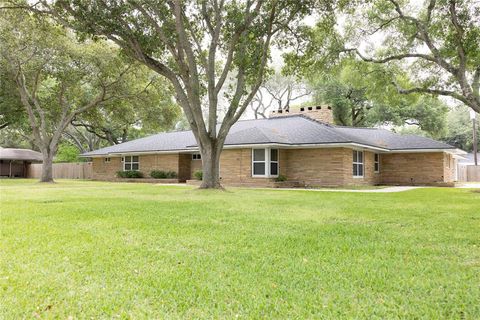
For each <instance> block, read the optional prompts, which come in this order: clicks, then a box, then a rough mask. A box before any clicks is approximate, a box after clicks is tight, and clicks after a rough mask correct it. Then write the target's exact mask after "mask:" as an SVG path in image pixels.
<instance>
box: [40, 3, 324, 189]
mask: <svg viewBox="0 0 480 320" xmlns="http://www.w3.org/2000/svg"><path fill="white" fill-rule="evenodd" d="M318 2H319V1H314V0H311V1H293V0H257V1H255V0H252V1H239V2H238V1H224V0H220V1H180V0H172V1H153V0H149V1H142V2H137V1H82V0H80V1H68V0H57V1H54V2H53V4H50V3H49V2H47V1H41V3H40V4H39V5H38V6H37V7H36V10H39V11H42V12H48V13H50V14H52V15H53V16H54V17H55V18H56V19H57V20H58V21H60V22H61V23H63V24H64V25H66V26H68V27H71V28H73V29H74V30H76V31H78V32H81V33H84V34H88V35H93V36H103V37H106V38H108V39H110V40H111V41H113V42H115V43H116V44H117V45H119V46H120V47H121V48H122V49H123V50H124V52H125V53H126V54H128V55H129V56H130V57H133V58H134V59H136V60H137V61H139V62H141V63H142V64H144V65H146V66H148V67H149V68H150V69H152V70H154V71H155V72H157V73H158V74H159V75H162V76H164V77H165V78H166V79H168V81H170V83H171V84H172V86H173V88H174V90H175V94H176V99H177V101H178V103H179V104H180V106H181V107H182V109H183V111H184V114H185V116H186V118H187V120H188V122H189V126H190V128H191V129H192V132H193V134H194V136H195V138H196V140H197V143H198V145H199V147H200V152H201V153H202V165H203V177H204V178H203V182H202V187H205V188H217V187H220V180H219V157H220V152H221V150H222V148H223V143H224V141H225V138H226V136H227V133H228V131H229V130H230V127H231V126H232V125H233V124H234V123H235V122H236V121H237V120H238V119H239V118H240V116H241V115H242V114H243V112H244V111H245V109H246V108H247V106H248V105H249V103H250V101H251V100H252V99H253V97H254V95H255V93H256V91H257V90H258V88H259V87H260V85H261V84H262V82H263V76H264V72H265V69H266V66H267V63H268V59H269V57H270V48H271V46H272V45H278V46H286V45H288V44H290V43H291V42H292V41H293V40H295V30H297V29H298V28H300V27H301V24H302V19H303V17H305V16H306V15H309V14H311V12H312V9H313V7H314V5H315V4H316V3H318ZM328 3H329V2H328V1H325V5H326V4H328ZM228 77H231V78H232V79H234V81H232V82H229V85H226V83H227V82H226V80H227V78H228ZM220 95H222V96H223V97H224V98H225V100H226V101H227V106H226V108H225V111H224V112H223V113H222V114H219V113H220V110H221V109H222V108H220V106H219V99H220ZM202 106H207V107H206V108H202ZM204 109H205V110H206V112H203V111H204ZM220 118H222V121H221V124H220V125H219V126H217V123H218V121H219V120H220Z"/></svg>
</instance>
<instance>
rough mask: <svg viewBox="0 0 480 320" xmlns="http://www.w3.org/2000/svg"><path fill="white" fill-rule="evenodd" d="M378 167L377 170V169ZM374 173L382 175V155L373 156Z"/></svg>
mask: <svg viewBox="0 0 480 320" xmlns="http://www.w3.org/2000/svg"><path fill="white" fill-rule="evenodd" d="M375 167H377V169H375ZM373 171H374V172H375V173H380V153H375V154H374V155H373Z"/></svg>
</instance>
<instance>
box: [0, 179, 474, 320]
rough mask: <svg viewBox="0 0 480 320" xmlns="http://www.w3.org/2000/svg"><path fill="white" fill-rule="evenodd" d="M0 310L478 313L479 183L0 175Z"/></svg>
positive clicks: (205, 314)
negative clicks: (346, 185) (260, 182)
mask: <svg viewBox="0 0 480 320" xmlns="http://www.w3.org/2000/svg"><path fill="white" fill-rule="evenodd" d="M0 197H1V198H0V201H1V202H0V204H1V209H0V210H1V211H0V318H1V319H19V318H33V317H41V318H60V319H66V318H68V317H69V316H72V317H73V318H82V319H83V318H88V319H90V318H93V319H98V318H105V319H110V318H113V317H116V316H119V317H120V318H135V319H139V318H140V319H141V318H156V319H162V318H183V319H185V318H187V319H188V318H191V319H198V318H216V319H218V318H223V319H230V318H235V317H239V318H266V319H272V318H298V319H303V318H324V319H339V318H348V319H375V318H378V319H397V318H404V319H420V318H422V319H447V318H451V319H479V318H480V193H474V192H472V191H471V190H469V189H447V188H444V189H441V188H425V189H417V190H412V191H407V192H402V193H346V192H312V191H306V192H305V191H281V190H248V189H231V190H229V192H215V191H201V190H194V189H191V188H185V187H173V186H156V185H150V184H136V183H135V184H134V183H130V184H129V183H101V182H89V181H83V182H80V181H60V182H59V183H57V184H53V185H41V184H38V183H36V182H34V181H29V180H14V181H9V180H2V181H0Z"/></svg>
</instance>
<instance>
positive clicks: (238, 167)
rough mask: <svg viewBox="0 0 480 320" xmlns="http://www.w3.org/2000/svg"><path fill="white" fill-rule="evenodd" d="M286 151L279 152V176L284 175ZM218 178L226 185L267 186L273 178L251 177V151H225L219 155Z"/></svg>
mask: <svg viewBox="0 0 480 320" xmlns="http://www.w3.org/2000/svg"><path fill="white" fill-rule="evenodd" d="M285 152H286V150H279V163H278V165H279V174H286V173H285V168H286V164H285V159H286V158H285V156H286V154H285ZM220 177H221V180H222V183H224V184H226V185H235V184H239V185H252V186H269V185H271V182H272V181H274V180H275V178H263V177H252V149H227V150H223V152H222V154H221V155H220Z"/></svg>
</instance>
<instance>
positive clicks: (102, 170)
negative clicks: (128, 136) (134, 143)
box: [92, 154, 186, 180]
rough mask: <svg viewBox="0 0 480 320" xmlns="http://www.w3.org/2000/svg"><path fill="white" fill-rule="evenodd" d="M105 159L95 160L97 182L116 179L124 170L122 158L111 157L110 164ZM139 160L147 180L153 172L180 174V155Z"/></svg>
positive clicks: (142, 157)
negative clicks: (161, 171) (118, 172)
mask: <svg viewBox="0 0 480 320" xmlns="http://www.w3.org/2000/svg"><path fill="white" fill-rule="evenodd" d="M104 159H105V158H93V161H92V162H93V163H92V166H93V179H95V180H112V179H115V178H116V173H117V171H120V170H123V164H122V158H121V157H111V158H110V162H105V161H104ZM138 160H139V170H140V172H142V173H143V175H144V177H145V178H148V177H150V172H151V171H152V170H164V171H175V172H177V173H179V172H178V171H179V170H178V165H179V154H148V155H140V156H139V157H138ZM185 180H186V179H185Z"/></svg>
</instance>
